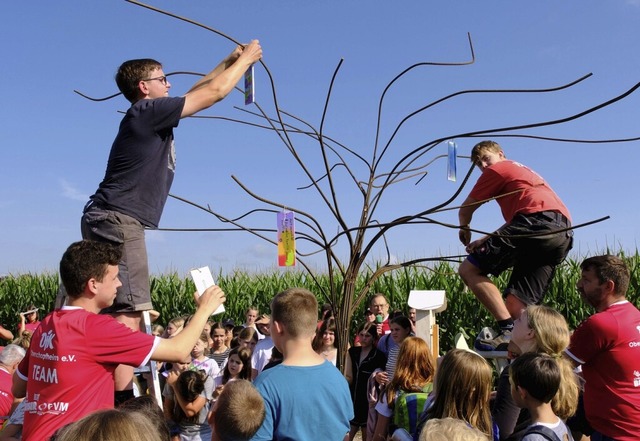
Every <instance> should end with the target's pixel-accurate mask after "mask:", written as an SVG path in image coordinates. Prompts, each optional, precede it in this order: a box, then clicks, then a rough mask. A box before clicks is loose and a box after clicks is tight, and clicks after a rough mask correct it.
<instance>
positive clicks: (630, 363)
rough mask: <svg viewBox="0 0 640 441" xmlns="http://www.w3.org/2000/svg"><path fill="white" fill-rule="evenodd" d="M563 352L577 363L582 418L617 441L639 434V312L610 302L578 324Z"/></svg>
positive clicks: (631, 438)
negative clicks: (581, 382)
mask: <svg viewBox="0 0 640 441" xmlns="http://www.w3.org/2000/svg"><path fill="white" fill-rule="evenodd" d="M566 352H567V354H568V355H569V356H570V357H571V358H573V359H574V360H575V361H577V362H578V363H580V364H581V365H582V373H583V376H584V379H585V387H584V407H585V414H586V416H587V420H588V421H589V424H591V427H593V428H594V429H595V430H597V431H598V432H600V433H602V434H604V435H606V436H608V437H611V438H615V439H617V440H620V441H630V440H637V439H638V436H639V434H640V311H638V309H637V308H636V307H635V306H633V304H631V303H629V302H627V301H623V302H618V303H614V304H613V305H611V306H609V307H608V308H607V309H605V310H604V311H602V312H599V313H596V314H594V315H592V316H591V317H589V318H588V319H586V320H585V321H584V322H582V323H581V324H580V326H578V328H577V329H576V330H575V332H574V333H573V334H572V336H571V343H570V344H569V348H568V349H567V350H566Z"/></svg>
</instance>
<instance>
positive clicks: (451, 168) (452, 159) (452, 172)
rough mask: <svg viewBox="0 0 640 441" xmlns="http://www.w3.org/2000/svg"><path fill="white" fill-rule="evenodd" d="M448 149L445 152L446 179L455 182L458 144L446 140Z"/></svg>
mask: <svg viewBox="0 0 640 441" xmlns="http://www.w3.org/2000/svg"><path fill="white" fill-rule="evenodd" d="M447 145H448V146H449V151H448V154H447V179H448V180H450V181H453V182H456V157H457V156H458V146H457V145H456V142H455V141H447Z"/></svg>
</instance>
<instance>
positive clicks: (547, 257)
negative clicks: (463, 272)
mask: <svg viewBox="0 0 640 441" xmlns="http://www.w3.org/2000/svg"><path fill="white" fill-rule="evenodd" d="M570 226H571V222H569V220H568V219H567V218H566V217H565V216H564V215H563V214H561V213H559V212H556V211H541V212H539V213H533V214H526V215H524V214H518V215H516V216H515V217H514V218H513V220H512V221H511V223H509V224H507V225H505V226H504V227H502V228H501V229H499V230H498V231H496V233H495V234H497V236H491V237H490V238H489V239H487V241H486V242H485V243H484V244H483V246H482V247H480V248H479V249H477V250H476V251H474V252H473V253H471V254H470V255H469V256H468V257H467V259H468V260H469V262H471V263H472V264H474V265H475V266H476V267H478V268H480V269H481V270H482V272H483V273H484V274H492V275H494V276H497V275H500V274H501V273H502V272H503V271H505V270H507V269H509V268H513V272H512V274H511V279H509V283H508V285H507V288H506V289H505V291H504V295H505V296H506V295H508V294H512V295H514V296H515V297H517V298H518V299H519V300H520V301H522V302H523V303H524V304H526V305H538V304H540V303H542V300H543V299H544V293H545V292H546V290H547V288H548V287H549V283H550V282H551V279H552V278H553V275H554V273H555V268H556V266H557V265H558V264H560V263H561V262H562V261H563V260H564V259H565V257H566V256H567V254H568V253H569V250H570V249H571V247H572V246H573V231H572V230H569V231H562V232H560V233H553V232H554V231H557V230H561V229H565V228H568V227H570ZM547 232H548V233H549V234H544V233H547ZM540 233H542V234H543V235H540V236H534V237H523V236H530V235H532V234H540Z"/></svg>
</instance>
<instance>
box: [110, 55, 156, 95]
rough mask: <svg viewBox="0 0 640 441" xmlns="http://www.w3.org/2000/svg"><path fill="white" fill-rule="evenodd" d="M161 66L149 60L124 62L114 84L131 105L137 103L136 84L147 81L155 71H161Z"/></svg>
mask: <svg viewBox="0 0 640 441" xmlns="http://www.w3.org/2000/svg"><path fill="white" fill-rule="evenodd" d="M161 68H162V64H160V62H158V61H156V60H153V59H151V58H142V59H139V60H129V61H125V62H124V63H122V64H121V65H120V67H119V68H118V72H116V84H117V85H118V89H120V92H122V94H123V95H124V97H125V98H126V99H127V100H129V101H130V102H131V103H135V102H136V101H138V99H139V96H138V83H140V81H142V80H148V79H149V75H151V72H153V71H154V70H156V69H161Z"/></svg>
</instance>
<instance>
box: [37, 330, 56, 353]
mask: <svg viewBox="0 0 640 441" xmlns="http://www.w3.org/2000/svg"><path fill="white" fill-rule="evenodd" d="M55 336H56V335H55V334H54V333H53V331H49V332H45V333H43V334H42V336H41V337H40V347H41V348H42V349H53V338H54V337H55Z"/></svg>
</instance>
